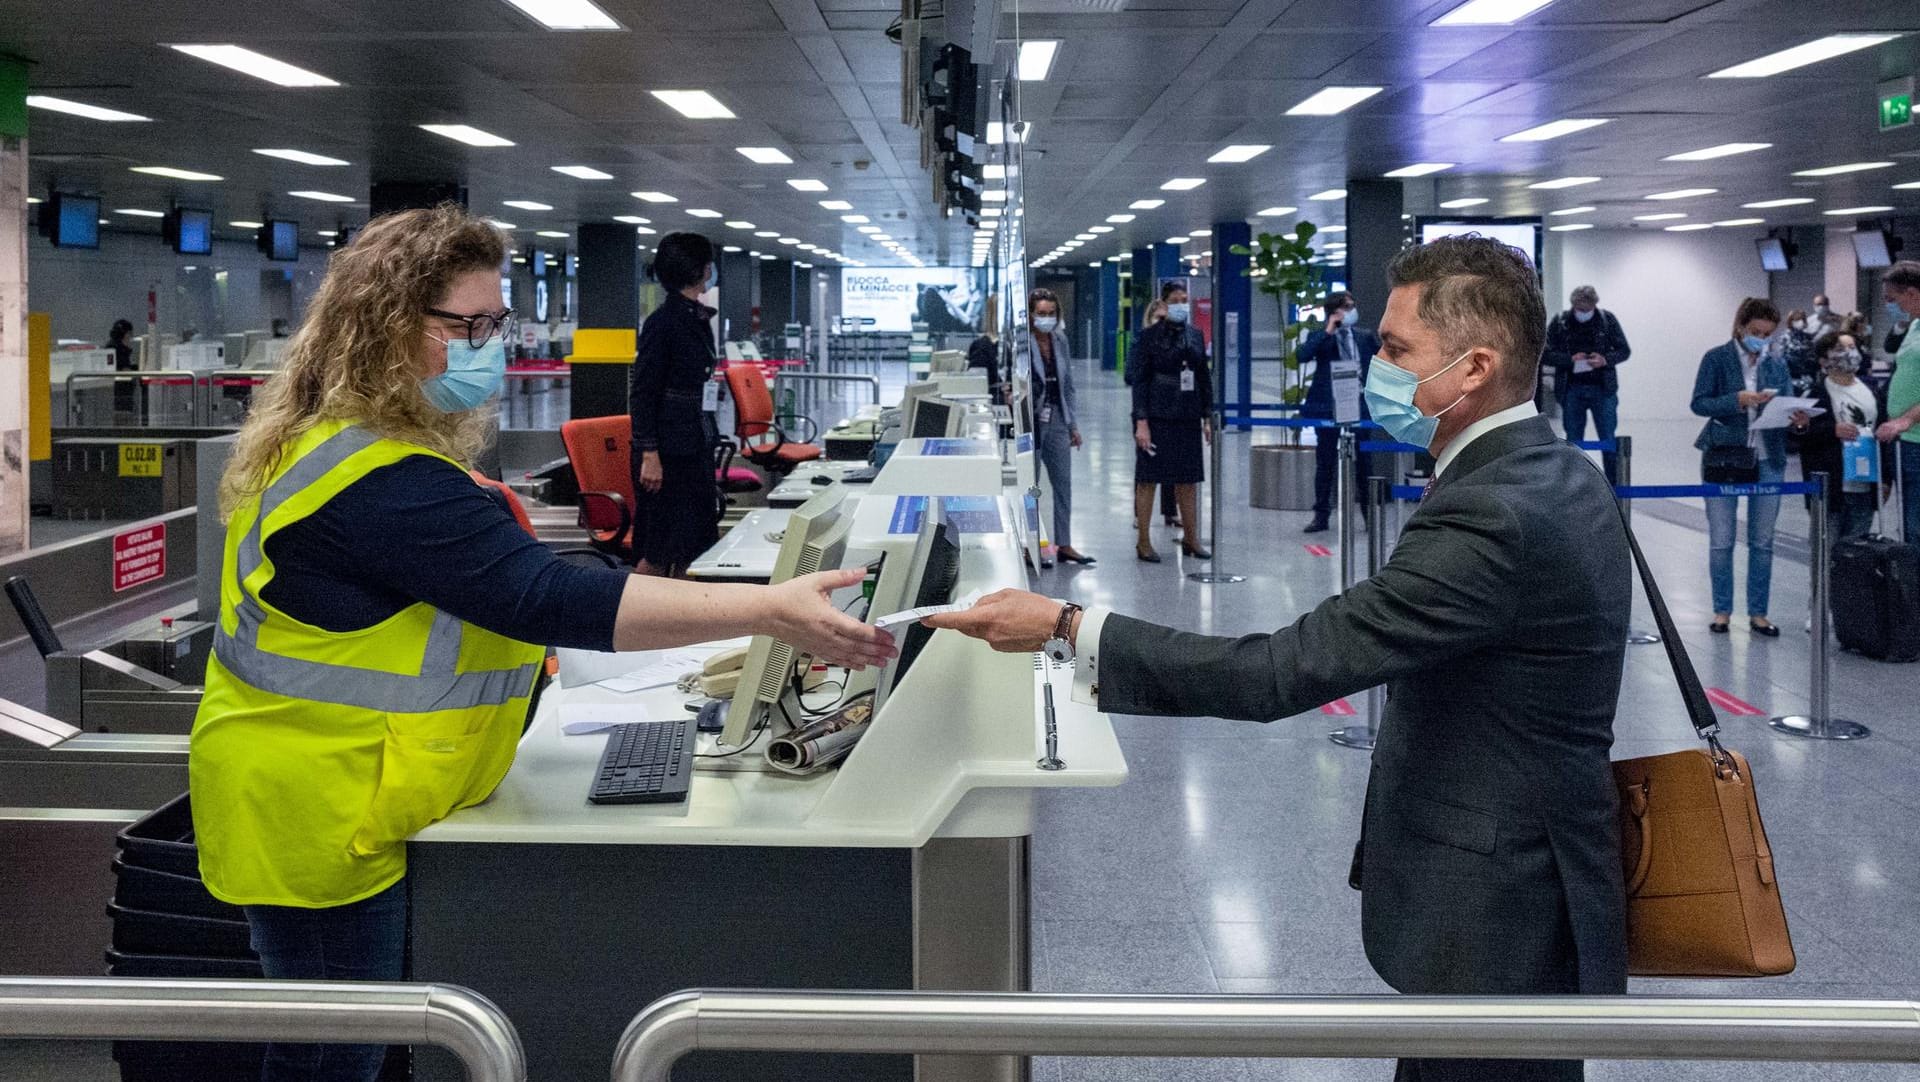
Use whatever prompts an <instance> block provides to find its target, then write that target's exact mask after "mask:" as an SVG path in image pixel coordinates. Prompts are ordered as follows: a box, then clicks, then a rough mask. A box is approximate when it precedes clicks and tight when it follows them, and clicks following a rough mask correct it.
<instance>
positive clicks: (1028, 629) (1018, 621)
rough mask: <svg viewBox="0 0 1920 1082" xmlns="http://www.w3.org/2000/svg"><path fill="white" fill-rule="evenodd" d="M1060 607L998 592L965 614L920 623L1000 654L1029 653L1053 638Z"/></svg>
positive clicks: (1035, 596)
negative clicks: (990, 648)
mask: <svg viewBox="0 0 1920 1082" xmlns="http://www.w3.org/2000/svg"><path fill="white" fill-rule="evenodd" d="M1060 606H1061V603H1060V602H1058V601H1055V600H1054V599H1052V598H1050V597H1041V596H1040V595H1039V594H1030V593H1028V592H1026V591H1025V590H1001V591H1000V592H998V593H993V594H988V595H987V596H986V597H983V598H981V599H980V602H979V604H976V605H975V606H974V607H973V608H971V609H968V610H967V611H966V612H950V613H946V614H944V615H940V616H929V617H927V618H926V619H925V620H922V621H920V622H921V623H923V624H925V625H926V626H928V627H931V628H946V629H948V630H950V631H958V632H959V633H960V634H962V635H965V636H967V637H968V638H974V639H980V640H981V641H983V642H985V643H986V644H987V645H988V646H991V647H993V648H994V649H995V650H998V651H1000V652H1001V653H1003V654H1031V653H1033V652H1034V651H1036V650H1038V649H1040V648H1041V647H1042V646H1044V645H1046V642H1047V640H1048V639H1050V638H1052V637H1053V629H1054V626H1055V625H1057V624H1058V623H1059V622H1060ZM1077 628H1078V622H1077V621H1076V623H1075V629H1077ZM1071 634H1072V633H1071V632H1069V635H1070V636H1071Z"/></svg>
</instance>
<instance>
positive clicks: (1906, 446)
mask: <svg viewBox="0 0 1920 1082" xmlns="http://www.w3.org/2000/svg"><path fill="white" fill-rule="evenodd" d="M1895 442H1897V443H1898V444H1899V446H1900V502H1901V503H1902V504H1903V505H1904V506H1903V507H1902V508H1901V521H1902V522H1904V523H1905V524H1906V528H1907V532H1906V536H1904V537H1903V538H1902V539H1901V540H1903V541H1905V542H1906V543H1907V544H1909V545H1920V443H1914V442H1913V441H1911V440H1905V439H1902V440H1897V441H1895Z"/></svg>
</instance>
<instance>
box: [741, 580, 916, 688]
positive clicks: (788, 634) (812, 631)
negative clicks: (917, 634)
mask: <svg viewBox="0 0 1920 1082" xmlns="http://www.w3.org/2000/svg"><path fill="white" fill-rule="evenodd" d="M866 577H867V572H866V569H865V568H863V567H851V568H847V569H846V570H843V571H822V572H820V573H819V574H815V575H804V576H802V577H800V578H797V579H792V580H789V581H787V582H783V583H781V584H780V585H778V586H769V587H767V590H768V593H769V595H770V596H771V597H772V599H773V601H772V605H771V608H772V609H773V614H772V615H773V624H774V627H775V628H776V629H777V633H778V635H779V637H780V639H781V641H783V642H787V643H791V644H792V645H793V646H795V647H797V648H798V649H799V650H801V651H802V652H804V653H808V654H812V655H813V656H814V657H816V658H818V659H820V660H821V661H824V662H826V663H827V664H829V665H844V666H846V667H847V668H849V669H864V668H866V667H867V666H869V665H874V666H879V665H884V664H886V663H887V660H888V659H889V658H891V657H893V656H894V655H895V654H896V653H898V652H899V651H898V649H896V648H895V646H894V644H893V635H892V633H891V632H887V631H882V630H881V629H879V628H877V627H874V626H872V625H870V624H867V623H863V622H862V621H859V620H856V619H854V618H853V617H851V616H848V615H847V614H846V613H844V612H841V611H840V610H839V609H837V608H834V606H833V602H832V601H831V600H829V595H830V594H832V593H833V591H835V590H844V589H846V588H847V587H850V586H858V585H860V583H861V581H862V580H864V579H865V578H866Z"/></svg>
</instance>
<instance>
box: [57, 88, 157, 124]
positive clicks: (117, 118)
mask: <svg viewBox="0 0 1920 1082" xmlns="http://www.w3.org/2000/svg"><path fill="white" fill-rule="evenodd" d="M27 107H28V108H30V109H45V110H47V111H48V112H50V113H66V114H68V115H69V116H77V117H85V118H86V119H88V120H107V121H113V122H115V123H121V124H124V123H129V122H133V121H140V122H151V121H152V120H153V118H152V117H149V116H141V115H140V114H139V113H123V112H121V111H120V110H118V109H108V108H106V107H105V106H101V105H88V104H87V103H86V102H83V101H70V100H68V99H66V98H50V97H48V96H47V95H45V94H28V95H27Z"/></svg>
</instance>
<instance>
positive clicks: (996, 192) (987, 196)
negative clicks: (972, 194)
mask: <svg viewBox="0 0 1920 1082" xmlns="http://www.w3.org/2000/svg"><path fill="white" fill-rule="evenodd" d="M980 201H981V202H983V203H1004V202H1006V201H1007V190H1006V189H1005V188H995V189H993V190H992V191H985V192H981V193H980Z"/></svg>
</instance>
